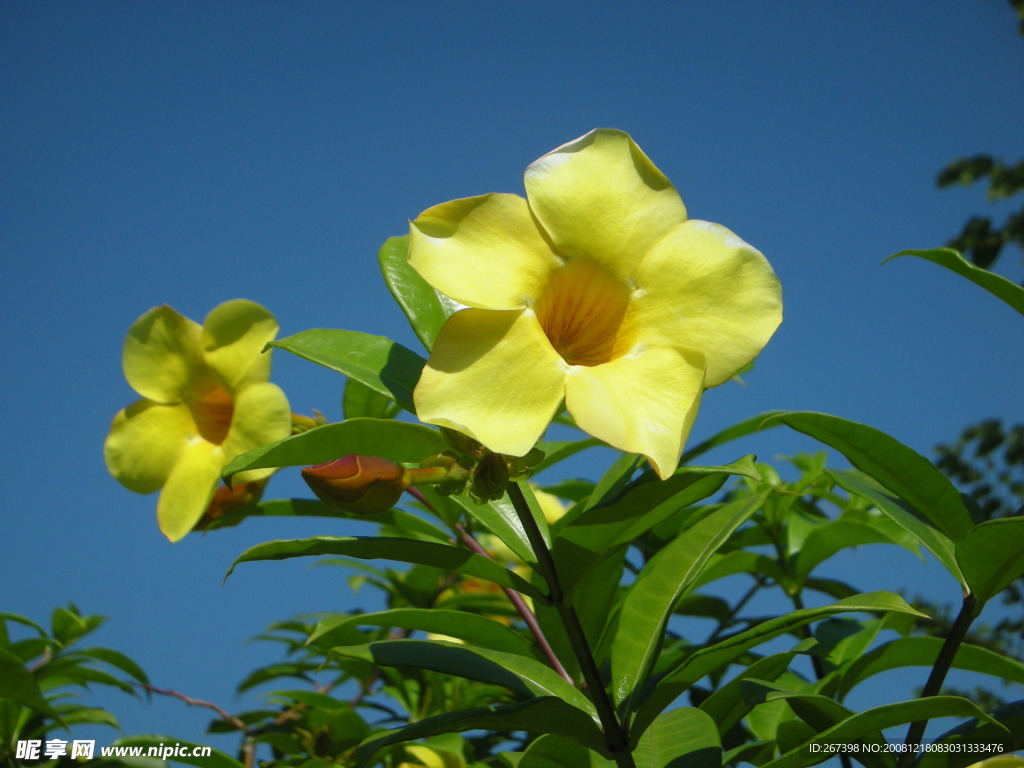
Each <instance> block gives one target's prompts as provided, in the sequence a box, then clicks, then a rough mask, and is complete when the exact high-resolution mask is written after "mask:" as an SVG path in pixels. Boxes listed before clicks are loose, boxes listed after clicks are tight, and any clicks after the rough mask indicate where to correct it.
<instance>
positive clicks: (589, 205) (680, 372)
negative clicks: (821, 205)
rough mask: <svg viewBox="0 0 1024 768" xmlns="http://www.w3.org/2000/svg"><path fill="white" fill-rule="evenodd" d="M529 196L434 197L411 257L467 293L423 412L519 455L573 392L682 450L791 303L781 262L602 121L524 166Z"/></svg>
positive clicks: (630, 440)
mask: <svg viewBox="0 0 1024 768" xmlns="http://www.w3.org/2000/svg"><path fill="white" fill-rule="evenodd" d="M525 185H526V199H523V198H521V197H519V196H518V195H510V194H491V195H484V196H482V197H471V198H466V199H462V200H453V201H451V202H448V203H443V204H441V205H438V206H435V207H433V208H430V209H428V210H426V211H424V212H423V213H422V214H420V216H419V217H418V218H417V219H416V220H415V221H413V222H412V224H411V227H410V248H409V261H410V263H411V264H412V266H413V267H414V268H415V269H416V270H417V271H418V272H419V273H420V274H421V275H422V276H423V277H424V278H425V279H426V280H427V282H429V283H430V284H431V285H432V286H433V287H434V288H436V289H437V290H438V291H440V292H441V293H444V294H446V295H448V296H450V297H451V298H453V299H455V300H456V301H459V302H461V303H462V304H465V305H466V306H467V307H468V309H464V310H461V311H459V312H457V313H456V314H454V315H452V317H450V318H449V319H448V321H447V323H446V324H445V325H444V327H443V328H442V329H441V332H440V334H439V335H438V337H437V340H436V341H435V343H434V348H433V350H432V351H431V354H430V360H429V361H428V363H427V366H426V368H425V369H424V371H423V375H422V376H421V378H420V381H419V384H418V385H417V387H416V391H415V402H416V411H417V415H418V416H419V418H420V419H421V420H423V421H425V422H428V423H431V424H439V425H442V426H447V427H452V428H453V429H457V430H459V431H461V432H464V433H466V434H469V435H471V436H472V437H474V438H476V439H477V440H479V441H480V442H481V443H483V444H484V445H486V446H487V447H488V448H490V449H491V450H493V451H496V452H498V453H505V454H510V455H513V456H521V455H523V454H525V453H526V452H527V451H529V450H530V448H531V447H532V446H533V445H534V443H535V442H536V441H537V440H538V439H539V438H540V436H541V435H542V434H543V433H544V430H545V428H546V427H547V425H548V423H549V422H550V421H551V418H552V416H553V415H554V414H555V413H556V412H557V410H558V408H559V405H560V404H561V402H562V400H563V398H564V401H565V407H566V408H567V409H568V411H569V413H570V414H572V416H573V417H574V418H575V420H576V423H577V424H578V425H579V426H580V427H581V428H582V429H583V430H585V431H586V432H589V433H590V434H591V435H594V436H595V437H598V438H600V439H601V440H604V441H605V442H607V443H609V444H611V445H613V446H615V447H616V448H619V449H621V450H624V451H629V452H633V453H640V454H643V455H645V456H646V457H647V458H648V459H649V460H650V462H651V464H652V465H653V466H654V468H655V470H656V471H657V472H658V474H659V475H660V476H661V477H665V476H667V475H668V474H670V473H671V472H672V471H673V470H674V469H675V467H676V465H677V463H678V461H679V456H680V454H681V453H682V449H683V444H684V442H685V441H686V436H687V434H688V433H689V431H690V427H691V425H692V423H693V419H694V417H695V415H696V413H697V407H698V405H699V403H700V397H701V393H702V391H703V390H704V389H705V388H708V387H714V386H717V385H718V384H722V383H723V382H725V381H727V380H728V379H729V378H731V377H732V376H733V375H734V374H735V373H736V372H737V371H738V370H739V369H740V368H742V367H743V366H745V365H746V364H747V363H749V362H750V361H751V360H753V359H754V357H755V356H756V355H757V354H758V352H760V351H761V349H762V347H764V345H765V343H767V341H768V339H769V338H770V337H771V335H772V333H774V331H775V329H776V328H777V327H778V325H779V323H780V322H781V320H782V296H781V290H780V288H779V282H778V279H777V278H776V277H775V273H774V272H773V271H772V268H771V266H769V264H768V262H767V260H766V259H765V258H764V256H763V255H761V253H760V252H759V251H757V250H755V249H754V248H752V247H751V246H750V245H748V244H747V243H745V242H744V241H743V240H741V239H740V238H739V237H737V236H736V235H734V234H733V233H732V232H730V231H729V230H727V229H725V228H724V227H721V226H719V225H717V224H710V223H708V222H705V221H695V220H688V219H687V218H686V208H685V207H684V206H683V202H682V200H681V199H680V197H679V193H678V192H676V189H675V187H673V186H672V184H671V183H670V182H669V180H668V179H667V178H665V176H664V175H663V174H662V173H661V171H659V170H658V169H657V168H656V167H655V166H654V164H653V163H652V162H651V161H650V160H649V159H648V158H647V156H646V155H645V154H644V153H643V152H642V151H641V150H640V148H639V147H637V145H636V144H635V143H633V140H632V139H631V138H630V137H629V136H628V135H627V134H625V133H622V132H621V131H613V130H596V131H591V132H590V133H588V134H587V135H586V136H583V137H581V138H579V139H577V140H575V141H572V142H569V143H568V144H565V145H563V146H561V147H559V148H558V149H556V150H554V151H553V152H551V153H549V154H547V155H545V156H544V157H542V158H540V159H539V160H537V161H536V162H535V163H533V164H532V165H530V167H529V168H527V169H526V176H525Z"/></svg>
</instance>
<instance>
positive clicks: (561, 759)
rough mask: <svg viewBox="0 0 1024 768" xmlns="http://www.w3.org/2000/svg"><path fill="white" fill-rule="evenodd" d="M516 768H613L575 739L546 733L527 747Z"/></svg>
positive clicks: (613, 766)
mask: <svg viewBox="0 0 1024 768" xmlns="http://www.w3.org/2000/svg"><path fill="white" fill-rule="evenodd" d="M516 768H615V763H613V762H611V761H610V760H606V759H605V758H603V757H601V756H600V755H599V754H597V753H596V752H593V751H592V750H589V749H587V748H586V747H585V746H583V744H581V743H580V742H578V741H576V740H575V739H569V738H566V737H565V736H555V735H553V734H547V735H546V736H541V737H540V738H539V739H537V740H536V741H534V742H533V743H532V744H530V746H529V747H527V749H526V752H524V753H523V755H522V757H521V758H520V759H519V762H518V763H516Z"/></svg>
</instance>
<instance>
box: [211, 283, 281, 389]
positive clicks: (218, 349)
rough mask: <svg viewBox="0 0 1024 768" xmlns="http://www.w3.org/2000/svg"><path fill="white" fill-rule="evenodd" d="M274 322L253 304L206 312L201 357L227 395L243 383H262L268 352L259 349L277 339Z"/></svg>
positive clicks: (227, 304) (239, 303) (236, 301)
mask: <svg viewBox="0 0 1024 768" xmlns="http://www.w3.org/2000/svg"><path fill="white" fill-rule="evenodd" d="M277 329H278V326H277V320H276V319H275V318H274V316H273V315H272V314H270V312H269V311H267V310H266V309H265V308H264V307H262V306H260V305H259V304H257V303H256V302H254V301H246V300H245V299H234V300H232V301H225V302H224V303H223V304H219V305H217V306H216V307H214V308H213V309H212V310H210V314H208V315H207V316H206V320H204V321H203V337H202V338H203V357H204V359H205V361H206V364H207V365H208V366H209V367H210V368H211V369H212V370H213V371H215V372H216V373H217V375H218V376H219V377H220V379H221V382H222V383H223V384H224V386H226V387H227V388H228V389H229V390H231V391H233V392H234V391H237V390H238V389H239V388H240V387H241V386H242V385H243V383H248V382H254V381H266V380H267V378H268V377H269V376H270V352H267V353H265V354H264V353H263V347H265V346H266V344H267V342H268V341H271V340H273V338H274V337H275V336H276V335H277Z"/></svg>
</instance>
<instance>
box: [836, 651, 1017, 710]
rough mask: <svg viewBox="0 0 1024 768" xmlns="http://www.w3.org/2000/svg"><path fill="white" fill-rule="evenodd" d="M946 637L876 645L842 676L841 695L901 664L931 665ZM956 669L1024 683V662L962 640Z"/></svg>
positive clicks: (955, 660) (909, 665)
mask: <svg viewBox="0 0 1024 768" xmlns="http://www.w3.org/2000/svg"><path fill="white" fill-rule="evenodd" d="M944 642H945V641H944V640H943V639H942V638H941V637H899V638H896V639H895V640H890V641H889V642H888V643H885V644H883V645H880V646H878V647H877V648H873V649H871V650H870V651H868V652H867V653H866V654H864V655H863V656H861V657H860V658H858V659H857V660H856V661H854V662H853V663H852V664H851V665H850V667H849V668H848V669H847V670H846V672H845V673H844V674H843V676H842V681H841V683H840V685H839V695H840V696H845V695H846V694H847V693H848V692H849V691H850V690H852V689H853V688H854V686H856V685H857V684H858V683H861V682H863V681H864V680H867V679H868V678H869V677H871V676H873V675H877V674H879V673H880V672H886V671H888V670H890V669H898V668H901V667H930V666H931V665H932V664H934V663H935V660H936V658H938V655H939V649H940V648H942V645H943V643H944ZM953 667H954V668H955V669H965V670H968V671H970V672H981V673H983V674H987V675H993V676H994V677H996V678H1001V679H1003V680H1005V681H1006V682H1015V683H1020V684H1024V663H1021V662H1020V661H1018V660H1017V659H1013V658H1010V657H1009V656H1004V655H1003V654H1000V653H997V652H995V651H990V650H989V649H988V648H982V647H980V646H977V645H970V644H969V643H962V644H961V645H960V647H959V648H957V652H956V656H954V657H953Z"/></svg>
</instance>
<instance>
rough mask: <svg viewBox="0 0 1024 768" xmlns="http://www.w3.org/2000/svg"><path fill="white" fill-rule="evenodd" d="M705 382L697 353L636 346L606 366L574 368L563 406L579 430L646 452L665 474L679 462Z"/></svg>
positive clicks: (631, 449)
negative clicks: (633, 349) (574, 420)
mask: <svg viewBox="0 0 1024 768" xmlns="http://www.w3.org/2000/svg"><path fill="white" fill-rule="evenodd" d="M703 383H704V368H703V361H702V360H701V359H700V357H699V355H694V354H692V353H689V352H681V351H679V350H676V349H673V348H670V347H648V348H646V349H644V348H637V349H636V351H635V352H633V353H630V354H627V355H623V356H622V357H619V358H616V359H615V360H612V361H611V362H609V363H605V364H604V365H598V366H594V367H586V366H573V367H572V368H570V369H569V375H568V377H567V378H566V383H565V405H566V408H568V409H569V413H571V414H572V416H573V418H574V419H576V423H577V424H578V425H579V427H580V429H582V430H584V431H585V432H588V433H589V434H591V435H593V436H594V437H597V438H600V439H601V440H604V441H605V442H606V443H608V444H609V445H612V446H614V447H616V448H618V449H620V450H623V451H627V452H629V453H641V454H643V455H644V456H646V457H647V458H648V460H649V461H650V462H651V464H652V465H653V466H654V469H655V471H656V472H657V473H658V476H659V477H661V478H663V479H664V478H666V477H668V476H669V475H670V474H672V472H673V471H675V468H676V465H677V464H678V463H679V456H680V454H681V453H682V452H683V444H684V443H685V442H686V437H687V435H689V433H690V427H691V426H692V425H693V420H694V418H695V417H696V415H697V407H698V406H699V405H700V396H701V392H702V389H703Z"/></svg>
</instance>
